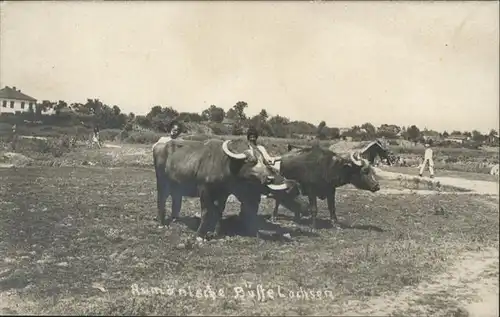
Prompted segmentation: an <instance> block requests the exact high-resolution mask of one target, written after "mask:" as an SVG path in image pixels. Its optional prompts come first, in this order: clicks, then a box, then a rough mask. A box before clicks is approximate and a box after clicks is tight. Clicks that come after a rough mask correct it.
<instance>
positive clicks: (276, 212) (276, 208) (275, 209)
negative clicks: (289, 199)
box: [271, 199, 280, 222]
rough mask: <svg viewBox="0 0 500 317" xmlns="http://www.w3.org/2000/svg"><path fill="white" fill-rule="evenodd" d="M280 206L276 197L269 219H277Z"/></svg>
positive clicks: (273, 220) (274, 220)
mask: <svg viewBox="0 0 500 317" xmlns="http://www.w3.org/2000/svg"><path fill="white" fill-rule="evenodd" d="M279 206H280V202H279V200H278V199H276V202H275V204H274V210H273V215H272V216H271V221H272V222H276V221H277V220H278V208H279Z"/></svg>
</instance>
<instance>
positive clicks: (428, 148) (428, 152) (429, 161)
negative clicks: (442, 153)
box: [419, 140, 434, 178]
mask: <svg viewBox="0 0 500 317" xmlns="http://www.w3.org/2000/svg"><path fill="white" fill-rule="evenodd" d="M425 147H426V149H425V154H424V162H423V163H422V167H420V173H419V174H420V177H422V175H423V174H424V169H425V166H426V165H427V164H429V173H430V174H431V178H434V160H433V159H432V155H433V152H432V149H431V141H430V140H429V141H428V142H426V143H425Z"/></svg>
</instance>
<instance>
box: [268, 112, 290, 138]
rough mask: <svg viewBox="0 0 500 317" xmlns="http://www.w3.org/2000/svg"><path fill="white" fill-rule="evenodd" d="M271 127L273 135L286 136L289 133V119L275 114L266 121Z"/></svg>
mask: <svg viewBox="0 0 500 317" xmlns="http://www.w3.org/2000/svg"><path fill="white" fill-rule="evenodd" d="M268 123H269V125H270V126H271V128H272V131H273V134H274V135H273V136H275V137H278V138H286V137H288V136H289V134H290V129H289V124H290V120H289V119H288V118H285V117H282V116H280V115H276V116H274V117H271V118H270V119H269V121H268Z"/></svg>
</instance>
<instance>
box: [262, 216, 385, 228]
mask: <svg viewBox="0 0 500 317" xmlns="http://www.w3.org/2000/svg"><path fill="white" fill-rule="evenodd" d="M267 217H268V218H270V216H267ZM278 219H279V220H286V221H294V220H293V216H289V215H279V216H278ZM298 223H299V224H301V225H304V226H311V224H312V219H311V218H301V219H300V220H299V221H298ZM338 227H339V228H340V229H358V230H367V231H375V232H385V230H384V229H382V228H380V227H377V226H374V225H357V224H350V223H347V222H345V221H339V222H338ZM334 228H335V227H334V226H333V225H332V223H331V221H330V219H322V218H316V229H334Z"/></svg>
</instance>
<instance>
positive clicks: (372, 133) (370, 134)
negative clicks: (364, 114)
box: [361, 122, 377, 138]
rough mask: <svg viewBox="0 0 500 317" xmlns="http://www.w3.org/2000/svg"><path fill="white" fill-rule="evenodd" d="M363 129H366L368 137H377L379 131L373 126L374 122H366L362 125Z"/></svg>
mask: <svg viewBox="0 0 500 317" xmlns="http://www.w3.org/2000/svg"><path fill="white" fill-rule="evenodd" d="M361 129H365V130H366V134H367V136H368V138H373V137H375V133H376V132H377V129H375V127H374V126H373V124H371V123H369V122H366V123H364V124H363V125H361Z"/></svg>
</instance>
